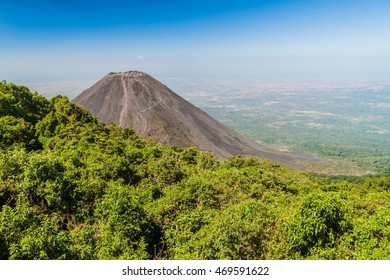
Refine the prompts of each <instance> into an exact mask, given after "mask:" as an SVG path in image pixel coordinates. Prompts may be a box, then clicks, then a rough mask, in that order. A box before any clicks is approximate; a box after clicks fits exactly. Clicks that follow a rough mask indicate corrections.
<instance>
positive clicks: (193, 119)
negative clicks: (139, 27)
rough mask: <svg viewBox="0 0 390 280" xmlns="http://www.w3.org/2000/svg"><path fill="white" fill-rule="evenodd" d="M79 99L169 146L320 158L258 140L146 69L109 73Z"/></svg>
mask: <svg viewBox="0 0 390 280" xmlns="http://www.w3.org/2000/svg"><path fill="white" fill-rule="evenodd" d="M73 101H74V102H76V103H78V104H80V105H82V106H83V107H85V108H86V109H88V110H89V111H90V112H91V113H92V115H93V116H95V117H97V118H98V120H100V121H102V122H104V123H106V124H108V123H110V122H114V123H117V124H118V125H119V126H121V127H129V128H132V129H134V131H135V132H136V133H137V134H138V135H139V136H141V137H142V138H145V139H150V140H154V141H156V142H159V143H162V144H164V145H167V144H168V145H175V146H179V147H189V146H196V147H198V148H199V149H200V150H207V151H211V152H212V153H214V154H215V155H216V156H218V157H220V158H226V157H227V156H229V155H235V154H241V155H252V156H256V157H262V158H265V159H268V160H271V161H275V162H278V163H281V164H283V165H286V166H289V167H294V168H303V167H304V166H303V165H302V163H305V164H306V163H307V161H318V160H319V159H318V158H315V157H312V156H310V155H307V154H299V155H294V154H293V153H292V152H280V151H277V150H274V149H271V148H269V147H267V146H265V145H259V144H257V143H255V142H252V141H250V140H248V139H246V138H245V137H243V136H242V135H240V134H238V133H237V132H235V131H233V130H232V129H230V128H228V127H226V126H225V125H223V124H221V123H220V122H218V121H216V120H215V119H213V118H212V117H210V116H209V115H208V114H206V113H205V112H203V111H202V110H200V109H199V108H197V107H195V106H194V105H192V104H191V103H189V102H187V101H186V100H184V99H183V98H181V97H180V96H178V95H177V94H175V93H174V92H173V91H172V90H170V89H169V88H167V87H166V86H164V85H163V84H162V83H160V82H159V81H157V80H156V79H154V78H152V77H151V76H149V75H147V74H145V73H143V72H138V71H130V72H123V73H109V74H108V75H107V76H105V77H104V78H103V79H101V80H100V81H98V82H97V83H96V84H94V85H93V86H92V87H90V88H89V89H86V90H84V91H83V92H82V93H81V94H80V95H79V96H78V97H76V98H75V99H74V100H73Z"/></svg>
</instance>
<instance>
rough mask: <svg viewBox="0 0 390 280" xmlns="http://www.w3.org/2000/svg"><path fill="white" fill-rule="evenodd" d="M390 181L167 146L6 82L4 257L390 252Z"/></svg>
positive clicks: (0, 132) (1, 197)
mask: <svg viewBox="0 0 390 280" xmlns="http://www.w3.org/2000/svg"><path fill="white" fill-rule="evenodd" d="M389 180H390V179H389V178H388V177H375V176H370V177H367V178H358V179H356V178H341V177H338V178H336V177H324V176H321V177H320V176H316V175H313V174H310V175H309V174H304V173H302V172H298V171H293V170H288V169H285V168H283V167H281V166H279V165H277V164H274V163H270V162H267V161H260V160H258V159H255V158H245V157H242V156H232V157H230V158H229V159H227V160H218V159H216V158H215V157H214V156H213V155H212V154H210V153H208V152H200V151H198V150H197V149H196V148H194V147H189V148H185V149H184V148H177V147H161V146H160V145H158V144H156V143H153V142H148V141H144V140H142V139H140V138H139V137H138V136H137V135H135V134H134V132H133V131H132V130H131V129H122V128H119V127H118V126H116V125H114V124H111V125H108V126H106V125H104V124H102V123H99V122H98V121H97V120H96V118H93V117H92V116H91V115H90V114H89V112H87V111H86V110H85V109H83V108H81V107H79V106H78V105H76V104H74V103H72V102H69V100H68V99H67V98H66V97H63V96H56V97H54V98H52V99H51V100H49V101H48V100H46V99H45V98H43V97H41V96H39V95H38V94H36V93H31V92H30V91H29V90H28V89H27V88H25V87H22V86H16V85H13V84H7V83H1V84H0V259H153V258H154V259H389V258H390V250H389V248H390V235H389V233H390V221H389V217H390V212H389V209H390V193H389V189H390V187H389V182H390V181H389Z"/></svg>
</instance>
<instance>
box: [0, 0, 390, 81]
mask: <svg viewBox="0 0 390 280" xmlns="http://www.w3.org/2000/svg"><path fill="white" fill-rule="evenodd" d="M389 15H390V1H381V0H371V1H370V0H366V1H363V0H360V1H359V0H355V1H351V0H345V1H342V0H340V1H336V0H334V1H332V0H323V1H321V0H317V1H315V0H313V1H305V0H302V1H299V0H296V1H288V0H286V1H261V0H257V1H255V0H238V1H232V0H224V1H211V0H197V1H192V0H188V1H186V0H182V1H176V0H174V1H169V0H166V1H161V0H160V1H141V0H138V1H132V0H129V1H125V0H118V1H115V0H110V1H107V0H106V1H100V0H95V1H90V0H84V1H81V0H77V1H73V0H57V1H55V0H30V1H25V0H19V1H14V0H0V79H1V80H3V79H6V80H7V81H10V82H15V83H24V82H25V83H30V82H45V81H66V80H83V79H92V80H93V79H96V80H97V79H99V78H101V77H102V76H104V75H105V74H107V73H108V72H110V71H127V70H134V69H136V70H142V71H145V72H147V73H149V74H152V75H153V76H156V77H179V78H180V77H183V78H219V79H231V78H238V79H260V80H267V79H270V80H281V79H307V80H310V79H355V80H358V79H365V80H367V79H374V80H383V79H386V80H387V79H388V78H389V77H390V16H389Z"/></svg>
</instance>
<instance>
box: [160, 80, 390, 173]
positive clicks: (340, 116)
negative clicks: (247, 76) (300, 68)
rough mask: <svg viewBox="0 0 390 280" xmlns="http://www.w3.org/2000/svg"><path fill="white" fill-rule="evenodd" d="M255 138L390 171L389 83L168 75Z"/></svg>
mask: <svg viewBox="0 0 390 280" xmlns="http://www.w3.org/2000/svg"><path fill="white" fill-rule="evenodd" d="M163 81H164V83H166V84H167V85H168V86H170V87H171V88H172V89H174V90H175V91H176V92H177V93H179V94H180V95H182V96H183V97H184V98H185V99H187V100H188V101H190V102H191V103H193V104H195V105H196V106H198V107H199V108H201V109H202V110H204V111H206V112H207V113H209V114H210V115H211V116H213V117H214V118H216V119H217V120H219V121H221V122H222V123H224V124H225V125H227V126H229V127H231V128H233V129H234V130H236V131H238V132H240V133H242V134H243V135H245V136H247V137H248V138H250V139H252V140H254V141H261V142H262V143H267V144H273V145H274V146H275V145H276V146H275V147H277V148H280V149H286V148H288V149H297V150H303V151H307V152H311V153H314V154H317V155H319V156H325V157H329V158H333V159H342V160H347V161H349V162H353V163H356V164H358V165H359V166H361V167H364V168H367V169H371V170H375V171H377V172H385V173H389V172H390V170H389V169H390V84H388V83H383V82H381V83H379V82H377V83H374V82H365V83H364V82H359V83H357V82H355V83H352V82H349V83H348V82H346V83H342V82H339V83H336V82H333V83H330V82H328V83H325V82H322V81H317V82H258V81H222V80H219V81H218V80H196V81H195V80H192V81H191V80H180V79H163Z"/></svg>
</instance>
